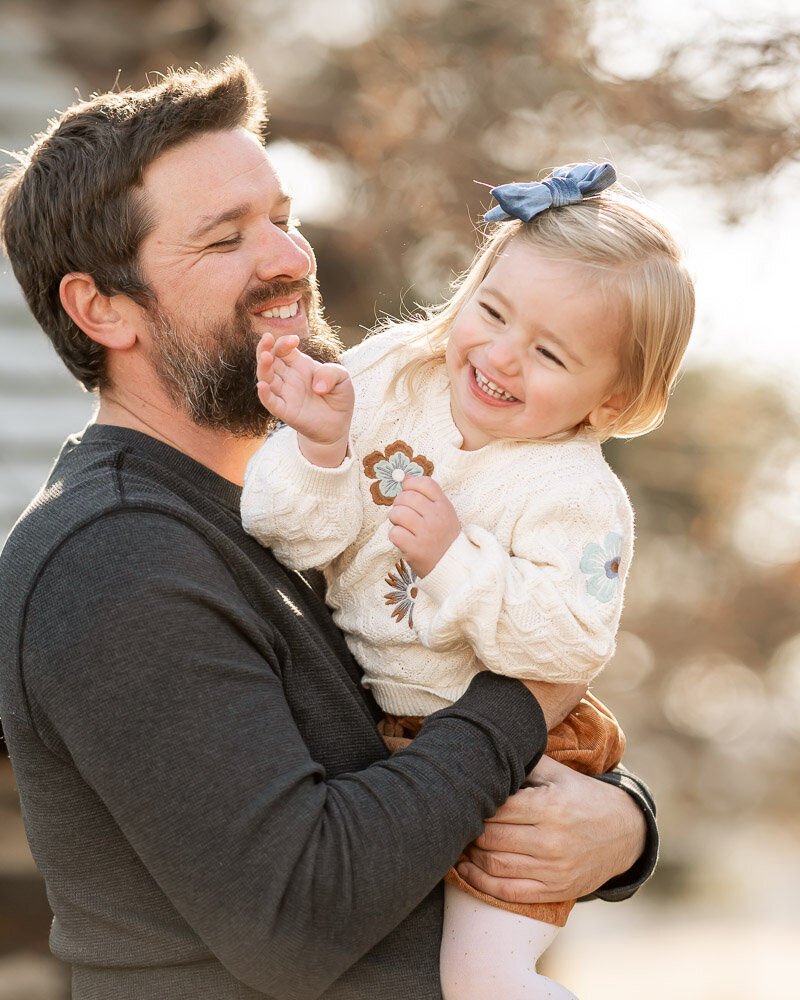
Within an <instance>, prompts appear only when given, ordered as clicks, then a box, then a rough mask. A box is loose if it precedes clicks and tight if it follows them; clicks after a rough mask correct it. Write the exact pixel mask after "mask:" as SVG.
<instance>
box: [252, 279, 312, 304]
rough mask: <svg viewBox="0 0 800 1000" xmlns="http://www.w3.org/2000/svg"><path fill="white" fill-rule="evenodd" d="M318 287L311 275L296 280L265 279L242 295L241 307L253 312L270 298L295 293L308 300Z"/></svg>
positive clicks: (285, 296)
mask: <svg viewBox="0 0 800 1000" xmlns="http://www.w3.org/2000/svg"><path fill="white" fill-rule="evenodd" d="M316 288H317V283H316V279H314V278H312V277H310V276H308V277H305V278H298V279H297V280H296V281H265V282H263V284H260V285H256V286H255V287H254V288H249V289H248V290H247V291H246V292H245V293H244V294H243V295H242V297H241V298H240V299H239V308H240V309H242V310H244V311H245V312H252V311H253V310H254V309H257V308H258V306H260V305H262V304H263V303H265V302H268V301H269V300H270V299H280V298H288V297H289V296H294V295H300V297H301V298H302V299H303V300H304V301H306V302H307V301H308V300H309V299H310V298H311V296H312V295H313V294H314V293H315V292H316Z"/></svg>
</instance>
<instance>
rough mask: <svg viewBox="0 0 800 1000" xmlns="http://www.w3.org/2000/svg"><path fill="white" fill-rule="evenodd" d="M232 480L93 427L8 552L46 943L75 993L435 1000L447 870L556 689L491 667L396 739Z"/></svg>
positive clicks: (540, 730) (12, 708)
mask: <svg viewBox="0 0 800 1000" xmlns="http://www.w3.org/2000/svg"><path fill="white" fill-rule="evenodd" d="M239 496H240V491H239V489H238V488H237V487H235V486H233V485H232V484H231V483H229V482H227V481H226V480H224V479H221V478H220V477H218V476H216V475H215V474H213V473H212V472H210V471H209V470H208V469H206V468H205V467H203V466H201V465H198V464H197V463H195V462H193V461H192V460H191V459H189V458H187V457H186V456H185V455H182V454H181V453H180V452H177V451H175V450H173V449H171V448H169V447H168V446H167V445H164V444H162V443H160V442H157V441H154V440H153V439H151V438H148V437H146V436H144V435H141V434H138V433H136V432H134V431H129V430H124V429H121V428H111V427H102V426H91V427H90V428H88V429H87V430H86V432H84V434H83V437H82V440H81V441H79V440H78V439H72V440H71V441H69V442H68V443H67V445H66V446H65V448H64V450H63V452H62V455H61V456H60V458H59V460H58V462H57V464H56V466H55V468H54V470H53V473H52V475H51V477H50V479H49V481H48V483H47V485H46V487H45V488H44V490H43V491H42V493H40V495H39V496H38V497H37V498H36V500H35V501H34V503H33V504H32V505H31V507H30V508H29V510H28V511H27V512H26V514H25V515H24V516H23V518H22V519H21V521H20V522H19V524H18V525H17V527H16V528H15V530H14V532H13V533H12V535H11V537H10V539H9V541H8V543H7V545H6V547H5V549H4V551H3V554H2V557H0V606H2V608H3V614H2V616H1V617H2V621H0V716H2V720H3V727H4V731H5V734H6V738H7V741H8V744H9V747H10V752H11V757H12V762H13V764H14V769H15V774H16V778H17V783H18V786H19V790H20V799H21V804H22V810H23V817H24V819H25V822H26V827H27V831H28V837H29V841H30V844H31V849H32V852H33V855H34V858H35V859H36V861H37V864H38V865H39V867H40V869H41V871H42V873H43V875H44V878H45V881H46V884H47V889H48V894H49V898H50V902H51V905H52V908H53V912H54V916H55V920H54V924H53V930H52V934H51V947H52V949H53V951H54V953H55V954H56V955H58V956H60V957H62V958H64V959H65V960H66V961H68V962H70V963H72V964H73V970H74V972H73V995H74V998H75V1000H94V998H101V997H102V998H104V1000H105V998H108V997H112V996H113V997H114V998H115V1000H144V998H148V1000H151V998H157V997H158V998H161V997H163V998H169V1000H181V998H184V997H185V998H187V1000H188V998H191V1000H212V998H213V1000H228V998H238V1000H243V998H255V997H272V998H276V1000H294V998H297V1000H304V998H312V997H325V998H330V1000H345V998H347V1000H359V998H362V997H363V998H367V997H369V998H372V997H374V996H379V995H404V996H410V997H415V998H420V1000H423V998H437V1000H438V998H439V997H440V991H439V977H438V946H439V932H440V921H441V890H440V886H439V882H440V879H441V877H442V875H443V874H444V872H445V871H446V869H447V868H448V867H449V865H450V864H451V863H452V862H453V860H454V859H455V858H456V857H457V856H458V854H459V851H460V849H461V847H462V846H463V845H464V844H465V843H467V842H468V841H469V840H471V839H472V838H473V837H475V836H476V835H477V834H478V832H479V831H480V829H481V826H482V820H483V819H484V818H485V817H486V816H488V815H491V814H492V813H493V812H494V811H495V810H496V808H497V806H498V805H499V804H500V803H501V802H503V801H504V800H505V798H506V797H507V796H508V795H509V794H510V793H511V792H513V791H515V790H516V788H517V787H519V785H520V784H521V782H522V780H523V778H524V775H525V773H526V770H527V769H528V768H529V767H530V766H531V765H532V764H533V763H534V762H535V760H537V759H538V757H539V755H540V754H541V752H542V749H543V747H544V743H545V739H546V733H545V727H544V722H543V718H542V715H541V711H540V710H539V708H538V705H537V704H536V702H535V701H534V699H533V698H532V697H531V696H530V695H529V694H528V692H527V691H526V690H525V689H524V688H523V687H522V685H520V684H518V683H517V682H516V681H510V680H508V679H506V678H502V677H497V676H494V675H488V674H486V675H481V676H480V677H479V678H476V681H475V682H474V683H473V685H472V687H471V688H470V690H469V691H468V692H467V694H466V695H465V696H464V698H463V699H461V701H459V702H458V703H456V705H454V706H453V707H452V708H449V709H446V710H445V711H443V712H440V713H437V714H436V715H434V716H432V717H431V718H430V720H429V721H428V722H427V723H426V725H425V728H424V730H423V732H422V733H421V734H420V737H419V738H418V739H417V740H415V742H414V744H412V746H411V747H409V748H408V749H407V750H405V751H402V752H401V753H399V754H396V755H394V756H393V757H391V758H388V757H387V752H386V750H385V748H384V746H383V743H382V741H381V740H380V738H379V737H378V735H377V732H376V729H375V718H376V714H377V710H376V708H375V706H374V704H373V703H372V702H371V700H370V698H369V696H368V695H367V694H366V693H365V692H364V691H363V689H362V688H361V687H360V685H359V673H358V669H357V667H356V665H355V664H354V662H353V661H352V659H351V658H350V656H349V654H348V652H347V649H346V647H345V645H344V642H343V640H342V638H341V636H340V635H339V634H338V632H337V631H336V629H335V627H334V626H333V625H332V622H331V620H330V618H329V615H328V612H327V609H326V607H325V605H324V603H323V601H322V600H321V598H320V596H319V594H318V593H317V592H316V591H315V590H314V589H312V587H311V586H310V585H309V584H308V582H307V581H306V580H305V579H304V578H302V577H300V576H298V575H295V574H292V573H288V572H287V571H286V570H284V569H283V567H281V566H280V565H279V564H278V563H277V562H276V561H275V560H274V559H273V557H272V556H271V554H270V553H269V552H268V551H266V550H264V549H262V548H261V547H260V546H259V545H258V544H257V543H256V542H255V541H254V540H253V539H251V538H249V537H248V536H247V535H245V533H244V532H243V530H242V528H241V526H240V523H239V515H238V509H239ZM634 794H636V790H634ZM640 797H641V795H640ZM642 801H643V805H644V807H645V809H646V810H647V809H648V808H649V805H648V804H647V802H646V801H645V800H642ZM652 853H653V852H652V849H651V851H650V854H651V855H652ZM650 861H652V857H651V858H650ZM645 874H646V872H645V871H641V872H637V873H634V874H633V875H631V877H630V878H629V879H628V880H627V884H625V885H622V886H617V887H616V888H615V889H614V888H612V889H611V890H610V891H611V895H612V896H613V895H615V894H616V895H626V894H628V893H629V892H630V891H631V889H632V886H633V884H634V883H635V882H636V881H638V880H640V879H641V878H642V877H643V876H644V875H645Z"/></svg>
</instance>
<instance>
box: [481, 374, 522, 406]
mask: <svg viewBox="0 0 800 1000" xmlns="http://www.w3.org/2000/svg"><path fill="white" fill-rule="evenodd" d="M475 381H476V382H477V383H478V385H479V387H480V388H481V389H482V390H483V391H484V392H485V393H486V394H487V395H489V396H494V398H495V399H503V400H505V401H506V402H514V403H516V402H517V401H518V400H517V397H516V396H512V395H511V393H510V392H506V391H505V389H501V388H500V386H499V385H496V384H495V383H494V382H492V380H491V379H488V378H486V376H485V375H484V374H483V372H479V371H478V369H477V368H476V369H475Z"/></svg>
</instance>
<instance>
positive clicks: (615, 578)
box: [580, 531, 622, 604]
mask: <svg viewBox="0 0 800 1000" xmlns="http://www.w3.org/2000/svg"><path fill="white" fill-rule="evenodd" d="M621 561H622V535H619V534H617V532H616V531H610V532H609V533H608V534H607V535H606V539H605V542H604V543H603V544H602V545H598V544H597V542H589V544H588V545H587V546H586V548H585V549H584V550H583V557H582V558H581V564H580V568H581V572H582V573H585V574H586V576H587V577H588V579H587V581H586V590H587V591H588V592H589V593H590V594H591V595H592V597H596V598H597V600H598V601H600V602H601V603H603V604H607V603H608V602H609V601H610V600H612V599H613V598H614V595H615V593H616V591H617V587H618V586H619V567H620V562H621Z"/></svg>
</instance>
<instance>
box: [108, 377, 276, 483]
mask: <svg viewBox="0 0 800 1000" xmlns="http://www.w3.org/2000/svg"><path fill="white" fill-rule="evenodd" d="M95 422H96V423H98V424H110V425H112V426H115V427H128V428H130V429H131V430H136V431H140V432H141V433H142V434H147V435H149V436H150V437H152V438H155V439H156V440H158V441H163V442H164V443H165V444H168V445H170V446H171V447H173V448H176V449H177V450H178V451H182V452H183V453H184V454H185V455H188V456H189V458H193V459H194V460H195V461H196V462H200V464H201V465H205V466H206V467H207V468H209V469H211V471H212V472H216V473H217V475H219V476H222V477H223V478H224V479H228V480H230V482H232V483H236V484H237V485H238V486H241V485H242V484H243V482H244V470H245V466H246V465H247V463H248V461H249V460H250V458H251V456H252V455H253V453H254V452H255V451H256V449H257V448H258V447H259V445H260V444H261V443H262V442H263V438H242V437H234V436H233V435H232V434H230V433H229V432H228V431H221V430H214V429H213V428H206V427H198V426H197V424H195V423H194V422H193V421H192V420H191V419H190V418H189V417H188V415H187V414H185V413H183V412H181V411H180V410H177V409H175V407H174V406H171V405H168V404H164V403H163V402H161V401H158V402H156V401H152V400H145V399H142V398H139V397H136V398H134V399H126V398H124V397H123V395H122V394H118V393H116V392H115V391H114V390H109V391H107V392H105V393H104V392H103V391H102V390H101V392H100V406H99V408H98V411H97V415H96V417H95Z"/></svg>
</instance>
